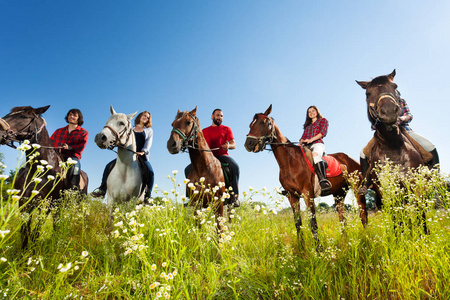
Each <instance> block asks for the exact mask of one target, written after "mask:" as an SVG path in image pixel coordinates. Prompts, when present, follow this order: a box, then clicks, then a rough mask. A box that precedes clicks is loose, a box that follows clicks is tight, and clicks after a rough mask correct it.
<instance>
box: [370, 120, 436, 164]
mask: <svg viewBox="0 0 450 300" xmlns="http://www.w3.org/2000/svg"><path fill="white" fill-rule="evenodd" d="M400 130H401V131H402V133H403V134H404V135H405V137H406V138H407V139H408V140H409V141H410V142H411V143H412V144H413V146H414V147H415V148H416V150H417V151H419V153H420V155H421V156H422V158H423V160H424V162H425V163H427V162H429V161H430V160H431V159H432V158H433V155H432V154H431V153H430V152H428V151H427V150H425V149H424V148H423V147H422V145H421V144H419V143H418V142H417V141H416V140H415V139H413V138H412V137H411V136H410V135H409V134H408V132H407V131H406V129H405V128H403V127H400ZM375 141H376V138H375V136H374V137H373V138H372V139H371V140H370V141H369V143H367V145H366V146H365V147H364V149H363V153H364V155H365V156H366V157H367V158H368V159H369V160H370V156H371V154H372V149H373V146H374V145H375Z"/></svg>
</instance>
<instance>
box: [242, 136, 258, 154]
mask: <svg viewBox="0 0 450 300" xmlns="http://www.w3.org/2000/svg"><path fill="white" fill-rule="evenodd" d="M244 147H245V149H246V150H247V151H248V152H254V153H256V152H260V151H261V150H262V147H261V145H260V140H259V139H258V138H257V137H254V136H249V135H247V139H246V140H245V144H244Z"/></svg>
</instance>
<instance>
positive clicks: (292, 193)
mask: <svg viewBox="0 0 450 300" xmlns="http://www.w3.org/2000/svg"><path fill="white" fill-rule="evenodd" d="M271 111H272V105H270V106H269V108H268V109H267V110H266V112H264V113H259V114H255V116H254V117H253V121H252V122H251V123H250V132H249V133H248V135H247V139H246V141H245V148H246V149H247V151H249V152H259V151H262V150H264V149H265V147H266V145H267V144H269V145H270V146H271V147H272V150H273V154H274V155H275V158H276V160H277V162H278V165H279V166H280V183H281V185H282V186H283V188H284V189H285V191H286V192H287V197H288V198H289V202H290V204H291V207H292V210H293V212H294V218H295V227H296V228H297V233H298V234H300V227H301V225H302V220H301V216H300V203H299V199H300V196H301V197H303V199H304V200H305V203H306V206H307V207H308V208H309V210H310V211H311V230H312V232H313V235H314V237H315V239H316V241H318V239H317V221H316V212H315V207H314V196H315V191H314V187H315V183H314V182H315V178H314V177H315V175H314V173H313V172H312V171H311V170H310V168H309V167H308V163H307V161H306V160H305V157H304V155H303V153H302V149H301V148H300V147H298V146H297V145H295V144H293V143H291V142H290V141H289V140H288V139H287V138H286V137H285V136H284V135H283V134H282V133H281V131H280V129H279V128H278V126H277V124H275V122H274V120H273V118H272V117H269V114H270V113H271ZM330 156H332V157H334V158H335V159H336V160H337V161H338V162H339V164H341V166H343V168H344V169H347V171H348V173H349V174H350V173H352V172H354V171H357V172H358V174H359V173H360V172H361V168H360V166H359V164H358V163H357V162H356V161H355V160H354V159H352V158H351V157H349V156H348V155H347V154H345V153H336V154H331V155H330ZM328 180H329V181H330V182H331V184H332V188H331V194H332V195H333V196H334V197H335V198H334V199H335V203H336V207H337V209H338V212H339V220H340V221H341V222H344V207H343V206H344V205H343V202H342V201H343V199H344V197H345V194H346V191H345V189H348V188H349V184H348V183H347V181H346V179H345V178H344V176H343V174H342V173H341V175H339V176H337V177H330V178H328ZM357 201H358V205H359V209H360V217H361V221H362V223H363V225H364V226H365V225H366V224H367V210H366V202H365V198H364V196H361V195H358V196H357Z"/></svg>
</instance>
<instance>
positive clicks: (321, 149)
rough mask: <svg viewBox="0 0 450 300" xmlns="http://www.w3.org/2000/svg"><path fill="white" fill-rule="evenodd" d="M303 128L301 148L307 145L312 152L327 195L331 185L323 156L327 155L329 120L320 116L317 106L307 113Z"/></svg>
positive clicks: (321, 185)
mask: <svg viewBox="0 0 450 300" xmlns="http://www.w3.org/2000/svg"><path fill="white" fill-rule="evenodd" d="M303 128H304V131H303V135H302V138H301V139H300V146H301V144H306V146H307V147H308V148H309V149H310V150H311V151H312V154H313V161H314V169H315V171H316V174H317V176H318V177H319V183H320V187H321V189H322V194H325V193H327V192H329V191H330V189H331V183H330V182H329V181H328V180H327V175H326V169H327V165H326V162H325V161H324V160H323V159H322V156H323V155H324V154H325V145H324V143H323V138H324V137H325V136H326V135H327V132H328V120H327V119H325V118H324V117H323V116H322V115H321V114H320V111H319V109H318V108H317V107H316V106H314V105H312V106H310V107H308V110H307V111H306V121H305V124H304V125H303Z"/></svg>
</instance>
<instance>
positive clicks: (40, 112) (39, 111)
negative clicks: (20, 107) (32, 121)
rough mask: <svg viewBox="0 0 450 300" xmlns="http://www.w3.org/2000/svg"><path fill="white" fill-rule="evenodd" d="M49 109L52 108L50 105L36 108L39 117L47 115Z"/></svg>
mask: <svg viewBox="0 0 450 300" xmlns="http://www.w3.org/2000/svg"><path fill="white" fill-rule="evenodd" d="M49 107H50V105H47V106H42V107H39V108H36V110H35V111H36V113H37V114H38V115H40V114H43V113H45V112H46V111H47V109H48V108H49Z"/></svg>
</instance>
